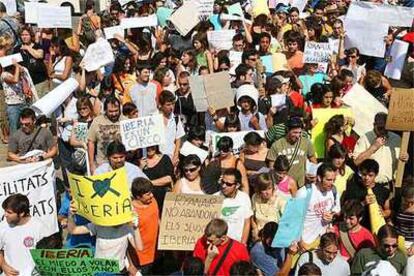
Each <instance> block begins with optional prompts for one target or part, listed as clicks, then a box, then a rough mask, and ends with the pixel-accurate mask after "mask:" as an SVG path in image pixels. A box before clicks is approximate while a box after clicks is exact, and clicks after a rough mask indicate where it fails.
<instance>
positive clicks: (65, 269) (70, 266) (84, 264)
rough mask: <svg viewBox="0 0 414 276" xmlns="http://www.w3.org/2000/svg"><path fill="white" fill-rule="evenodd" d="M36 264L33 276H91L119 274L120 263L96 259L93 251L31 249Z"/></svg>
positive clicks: (79, 249) (80, 249)
mask: <svg viewBox="0 0 414 276" xmlns="http://www.w3.org/2000/svg"><path fill="white" fill-rule="evenodd" d="M30 254H31V255H32V259H33V261H34V263H35V264H36V268H35V272H34V274H33V275H61V276H90V275H95V273H103V272H107V273H117V272H119V261H118V260H108V259H99V258H97V259H95V258H94V257H93V253H92V249H89V248H72V249H31V250H30Z"/></svg>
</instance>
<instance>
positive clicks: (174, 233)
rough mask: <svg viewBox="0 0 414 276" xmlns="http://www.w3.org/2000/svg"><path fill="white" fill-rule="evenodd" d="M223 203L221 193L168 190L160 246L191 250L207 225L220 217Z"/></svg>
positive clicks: (166, 248) (159, 239)
mask: <svg viewBox="0 0 414 276" xmlns="http://www.w3.org/2000/svg"><path fill="white" fill-rule="evenodd" d="M222 203H223V197H220V196H212V195H190V194H174V193H167V195H166V196H165V201H164V207H163V209H162V219H161V225H160V234H159V236H158V249H159V250H187V251H192V250H193V249H194V245H195V243H196V241H197V239H199V238H200V237H201V236H202V235H203V234H204V228H205V227H206V225H207V224H208V223H209V222H210V220H212V219H213V218H218V217H219V215H220V209H221V205H222Z"/></svg>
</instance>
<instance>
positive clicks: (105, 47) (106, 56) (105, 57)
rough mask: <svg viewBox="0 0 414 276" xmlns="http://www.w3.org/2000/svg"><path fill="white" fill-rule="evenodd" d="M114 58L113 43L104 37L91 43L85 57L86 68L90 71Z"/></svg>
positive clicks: (110, 61)
mask: <svg viewBox="0 0 414 276" xmlns="http://www.w3.org/2000/svg"><path fill="white" fill-rule="evenodd" d="M114 59H115V58H114V53H113V52H112V47H111V44H109V42H108V41H107V40H105V39H103V38H101V39H98V41H96V42H95V43H92V44H91V45H89V47H88V49H86V53H85V56H84V57H83V61H84V62H85V69H86V71H88V72H92V71H95V70H98V69H99V68H101V67H102V66H105V65H107V64H110V63H112V62H114Z"/></svg>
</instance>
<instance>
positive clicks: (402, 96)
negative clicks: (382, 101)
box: [387, 88, 414, 131]
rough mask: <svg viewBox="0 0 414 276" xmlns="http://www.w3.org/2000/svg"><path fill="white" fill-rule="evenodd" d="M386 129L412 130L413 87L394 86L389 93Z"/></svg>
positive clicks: (413, 127) (413, 115) (413, 126)
mask: <svg viewBox="0 0 414 276" xmlns="http://www.w3.org/2000/svg"><path fill="white" fill-rule="evenodd" d="M387 129H391V130H400V131H414V89H403V88H396V89H395V90H394V91H393V92H392V93H391V99H390V105H389V107H388V117H387Z"/></svg>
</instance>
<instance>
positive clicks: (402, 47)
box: [384, 39, 409, 80]
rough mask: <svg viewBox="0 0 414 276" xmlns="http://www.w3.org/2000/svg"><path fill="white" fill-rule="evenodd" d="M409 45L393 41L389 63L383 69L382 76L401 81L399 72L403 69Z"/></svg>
mask: <svg viewBox="0 0 414 276" xmlns="http://www.w3.org/2000/svg"><path fill="white" fill-rule="evenodd" d="M408 46H409V44H408V43H407V42H405V41H401V40H398V39H396V40H394V43H393V44H392V46H391V57H392V59H391V62H389V63H388V64H387V66H386V67H385V71H384V75H385V76H387V77H389V78H391V79H394V80H399V79H401V72H402V70H403V68H404V62H405V57H406V56H407V51H408Z"/></svg>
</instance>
